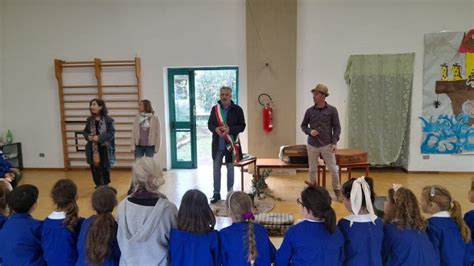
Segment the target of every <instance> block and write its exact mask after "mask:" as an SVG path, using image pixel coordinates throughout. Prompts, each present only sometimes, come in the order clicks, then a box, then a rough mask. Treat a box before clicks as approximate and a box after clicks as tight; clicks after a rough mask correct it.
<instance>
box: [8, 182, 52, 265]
mask: <svg viewBox="0 0 474 266" xmlns="http://www.w3.org/2000/svg"><path fill="white" fill-rule="evenodd" d="M37 201H38V189H37V188H36V187H35V186H33V185H21V186H18V187H16V188H15V189H13V190H12V192H10V194H8V197H7V202H8V206H10V208H11V210H12V211H13V214H12V215H11V216H10V218H9V219H8V221H6V222H5V224H4V225H3V228H2V230H0V247H2V248H0V258H2V259H3V265H32V266H41V265H46V262H45V261H44V260H43V251H42V250H41V228H42V222H41V221H38V220H36V219H34V218H33V217H31V213H32V212H33V211H34V210H35V209H36V206H37Z"/></svg>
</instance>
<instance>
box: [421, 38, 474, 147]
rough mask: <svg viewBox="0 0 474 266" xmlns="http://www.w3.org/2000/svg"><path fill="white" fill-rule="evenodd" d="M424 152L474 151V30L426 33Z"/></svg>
mask: <svg viewBox="0 0 474 266" xmlns="http://www.w3.org/2000/svg"><path fill="white" fill-rule="evenodd" d="M423 72H424V73H423V109H422V117H420V119H421V123H422V130H423V140H422V143H421V153H424V154H460V153H466V154H474V29H473V30H470V31H468V32H440V33H430V34H426V35H425V56H424V67H423Z"/></svg>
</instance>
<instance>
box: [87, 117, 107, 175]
mask: <svg viewBox="0 0 474 266" xmlns="http://www.w3.org/2000/svg"><path fill="white" fill-rule="evenodd" d="M95 121H96V120H95V117H93V119H91V120H90V122H89V130H90V132H91V135H96V136H99V135H101V134H104V133H105V132H107V126H106V124H105V119H104V118H103V117H101V118H100V120H99V132H97V129H96V127H95ZM92 160H93V161H94V166H96V167H97V166H99V164H100V153H99V143H98V142H95V141H92Z"/></svg>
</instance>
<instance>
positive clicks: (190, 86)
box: [168, 68, 197, 169]
mask: <svg viewBox="0 0 474 266" xmlns="http://www.w3.org/2000/svg"><path fill="white" fill-rule="evenodd" d="M168 88H169V106H170V128H171V132H170V133H171V137H170V140H171V167H172V168H181V169H183V168H197V146H196V127H195V125H196V116H195V112H196V105H195V98H194V71H193V70H192V69H187V68H180V69H168Z"/></svg>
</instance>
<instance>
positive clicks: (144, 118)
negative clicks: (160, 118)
mask: <svg viewBox="0 0 474 266" xmlns="http://www.w3.org/2000/svg"><path fill="white" fill-rule="evenodd" d="M152 117H153V114H152V113H140V114H139V116H138V124H139V125H140V126H141V127H142V129H143V130H147V129H148V128H150V118H152Z"/></svg>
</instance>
